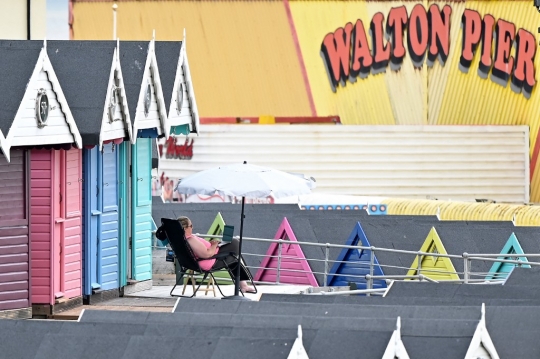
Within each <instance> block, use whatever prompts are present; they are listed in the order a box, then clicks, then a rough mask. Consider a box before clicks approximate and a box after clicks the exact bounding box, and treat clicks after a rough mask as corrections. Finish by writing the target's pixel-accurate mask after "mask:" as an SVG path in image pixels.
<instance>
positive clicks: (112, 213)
mask: <svg viewBox="0 0 540 359" xmlns="http://www.w3.org/2000/svg"><path fill="white" fill-rule="evenodd" d="M99 157H100V159H101V161H100V162H101V163H100V167H101V171H100V172H101V191H100V192H101V193H100V195H101V198H100V203H101V208H100V210H101V223H100V236H99V245H98V249H99V266H98V278H99V283H100V284H101V289H102V290H109V289H115V288H119V285H118V283H119V273H118V272H119V255H118V254H119V228H118V201H119V196H118V147H117V146H116V145H114V144H107V145H104V146H103V152H102V153H101V155H100V156H99Z"/></svg>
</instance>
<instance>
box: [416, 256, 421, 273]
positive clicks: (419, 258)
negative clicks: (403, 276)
mask: <svg viewBox="0 0 540 359" xmlns="http://www.w3.org/2000/svg"><path fill="white" fill-rule="evenodd" d="M416 258H417V259H418V272H417V274H418V275H420V274H422V256H421V255H420V253H417V254H416Z"/></svg>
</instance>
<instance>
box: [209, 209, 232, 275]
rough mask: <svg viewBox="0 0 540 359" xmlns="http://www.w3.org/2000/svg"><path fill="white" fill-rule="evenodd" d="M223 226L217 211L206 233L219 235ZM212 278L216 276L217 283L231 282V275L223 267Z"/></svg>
mask: <svg viewBox="0 0 540 359" xmlns="http://www.w3.org/2000/svg"><path fill="white" fill-rule="evenodd" d="M224 228H225V220H224V219H223V217H222V216H221V212H218V214H217V215H216V218H214V221H213V222H212V224H211V225H210V228H208V231H207V232H206V234H209V235H212V236H220V235H222V234H223V229H224ZM205 239H206V240H209V239H210V238H205ZM214 278H216V281H217V282H218V284H231V276H230V275H229V273H227V271H226V270H225V269H223V270H220V271H219V272H215V273H214Z"/></svg>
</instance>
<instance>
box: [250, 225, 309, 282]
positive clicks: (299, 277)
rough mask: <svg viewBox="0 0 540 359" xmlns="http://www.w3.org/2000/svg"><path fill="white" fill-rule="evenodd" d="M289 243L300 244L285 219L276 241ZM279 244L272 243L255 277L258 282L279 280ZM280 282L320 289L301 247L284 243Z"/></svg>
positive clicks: (275, 237) (282, 246)
mask: <svg viewBox="0 0 540 359" xmlns="http://www.w3.org/2000/svg"><path fill="white" fill-rule="evenodd" d="M286 238H288V242H298V241H297V240H296V236H295V235H294V232H293V230H292V228H291V225H290V224H289V221H288V220H287V217H284V218H283V221H282V222H281V225H280V226H279V228H278V230H277V232H276V235H275V236H274V239H286ZM278 254H279V245H278V243H271V244H270V247H269V248H268V251H267V252H266V256H265V257H264V259H263V261H262V263H261V267H260V268H259V270H258V271H257V274H256V275H255V280H256V281H261V282H271V283H275V282H276V279H277V267H278V258H277V257H278ZM279 282H280V283H284V284H302V285H311V286H313V287H318V286H319V284H318V283H317V279H316V278H315V275H313V272H312V271H311V267H310V266H309V263H308V261H307V260H306V256H305V255H304V252H303V251H302V248H300V245H295V244H290V243H284V244H282V245H281V264H280V271H279Z"/></svg>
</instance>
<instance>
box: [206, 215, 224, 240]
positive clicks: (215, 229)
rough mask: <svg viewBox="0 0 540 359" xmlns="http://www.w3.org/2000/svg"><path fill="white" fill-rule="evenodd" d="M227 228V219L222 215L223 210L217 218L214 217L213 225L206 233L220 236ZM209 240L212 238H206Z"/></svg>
mask: <svg viewBox="0 0 540 359" xmlns="http://www.w3.org/2000/svg"><path fill="white" fill-rule="evenodd" d="M224 228H225V220H224V219H223V217H222V216H221V212H218V214H217V215H216V218H214V222H212V225H211V226H210V228H209V229H208V232H206V234H209V235H212V236H218V235H221V234H223V230H224ZM205 239H206V240H207V241H208V240H210V238H205Z"/></svg>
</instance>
